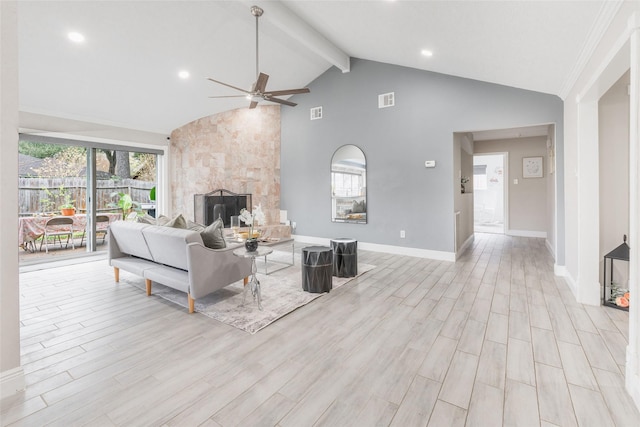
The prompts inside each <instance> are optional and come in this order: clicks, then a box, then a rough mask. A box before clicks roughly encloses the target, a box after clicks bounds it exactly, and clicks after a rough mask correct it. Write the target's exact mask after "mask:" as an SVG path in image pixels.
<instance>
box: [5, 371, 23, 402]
mask: <svg viewBox="0 0 640 427" xmlns="http://www.w3.org/2000/svg"><path fill="white" fill-rule="evenodd" d="M24 389H25V381H24V370H23V369H22V367H18V368H13V369H9V370H8V371H4V372H0V399H4V398H5V397H9V396H13V395H14V394H16V393H18V392H20V391H23V390H24Z"/></svg>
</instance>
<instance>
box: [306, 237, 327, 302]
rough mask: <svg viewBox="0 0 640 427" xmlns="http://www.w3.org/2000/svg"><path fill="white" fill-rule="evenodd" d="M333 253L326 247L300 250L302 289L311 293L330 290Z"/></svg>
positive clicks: (310, 247)
mask: <svg viewBox="0 0 640 427" xmlns="http://www.w3.org/2000/svg"><path fill="white" fill-rule="evenodd" d="M332 265H333V251H331V248H328V247H326V246H309V247H306V248H303V249H302V289H303V290H305V291H307V292H311V293H315V294H318V293H322V292H329V291H331V288H332V286H333V285H332V275H331V272H332Z"/></svg>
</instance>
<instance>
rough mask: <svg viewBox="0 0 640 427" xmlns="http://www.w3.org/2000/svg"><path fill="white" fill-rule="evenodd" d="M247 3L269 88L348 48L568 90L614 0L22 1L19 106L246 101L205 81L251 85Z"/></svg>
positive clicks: (157, 106) (138, 116)
mask: <svg viewBox="0 0 640 427" xmlns="http://www.w3.org/2000/svg"><path fill="white" fill-rule="evenodd" d="M252 4H258V5H260V6H261V7H262V8H263V9H264V15H263V17H262V18H260V31H259V35H260V58H259V60H260V70H261V71H262V72H264V73H266V74H269V75H270V80H269V83H268V89H271V90H276V89H289V88H297V87H302V86H305V85H308V84H309V83H311V82H312V81H313V80H314V79H316V78H317V77H318V76H320V75H321V74H322V73H323V72H325V71H326V70H327V69H329V68H330V67H332V66H338V67H342V68H344V65H343V63H341V62H340V58H346V57H356V58H363V59H369V60H374V61H380V62H386V63H391V64H397V65H402V66H406V67H413V68H418V69H423V70H429V71H435V72H439V73H446V74H450V75H455V76H461V77H466V78H470V79H476V80H482V81H486V82H492V83H497V84H502V85H508V86H513V87H517V88H522V89H527V90H532V91H539V92H543V93H548V94H554V95H558V96H560V97H564V96H565V95H566V93H567V92H568V89H569V88H570V85H571V84H572V82H573V80H574V79H575V78H576V75H577V72H578V71H579V70H580V65H581V63H582V61H583V60H584V58H585V56H586V55H587V54H588V53H589V52H590V49H592V48H593V46H594V45H595V42H596V41H597V40H598V37H599V35H600V32H601V31H602V30H603V29H604V28H606V25H607V24H608V21H609V20H610V19H611V16H612V14H613V13H614V12H615V10H616V8H617V7H618V5H619V2H615V1H613V2H612V1H400V0H399V1H388V0H379V1H373V0H372V1H315V0H308V1H302V0H300V1H282V2H270V1H185V0H181V1H55V0H54V1H20V2H19V6H18V23H19V78H20V109H21V111H26V112H32V113H40V114H45V115H49V116H54V117H63V118H71V119H76V120H83V121H88V122H94V123H101V124H111V125H116V126H121V127H125V128H130V129H137V130H144V131H150V132H157V133H164V134H168V133H169V132H171V130H173V129H175V128H177V127H179V126H181V125H183V124H185V123H188V122H190V121H192V120H195V119H197V118H200V117H203V116H208V115H211V114H215V113H218V112H221V111H226V110H230V109H234V108H240V107H244V106H246V105H248V101H247V100H246V99H244V98H224V99H210V98H209V96H213V95H236V94H237V92H235V91H234V90H233V89H230V88H226V87H224V86H220V85H217V84H215V83H212V82H210V81H208V80H207V77H212V78H214V79H217V80H222V81H224V82H228V83H230V84H232V85H234V86H237V87H241V88H245V89H247V90H249V89H251V84H252V83H253V82H254V80H255V77H256V75H255V19H254V17H253V16H252V15H251V13H250V6H251V5H252ZM70 31H77V32H80V33H82V34H83V35H84V37H85V41H84V42H82V43H73V42H71V41H70V40H69V39H68V38H67V34H68V33H69V32H70ZM425 49H426V50H430V51H431V52H432V53H433V56H430V57H427V56H424V55H422V54H421V51H422V50H425ZM181 70H186V71H188V72H189V74H190V76H189V78H187V79H181V78H179V77H178V72H179V71H181ZM301 96H305V95H301ZM283 108H290V107H283ZM294 108H295V107H294Z"/></svg>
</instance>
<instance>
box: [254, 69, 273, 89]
mask: <svg viewBox="0 0 640 427" xmlns="http://www.w3.org/2000/svg"><path fill="white" fill-rule="evenodd" d="M268 80H269V76H268V75H267V74H265V73H260V75H259V76H258V80H256V84H255V86H254V88H253V90H255V91H256V92H260V93H264V88H265V87H267V81H268Z"/></svg>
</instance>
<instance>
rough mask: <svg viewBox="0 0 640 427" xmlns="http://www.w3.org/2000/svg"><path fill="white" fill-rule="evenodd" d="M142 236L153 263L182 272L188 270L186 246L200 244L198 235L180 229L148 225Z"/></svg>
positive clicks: (200, 240)
mask: <svg viewBox="0 0 640 427" xmlns="http://www.w3.org/2000/svg"><path fill="white" fill-rule="evenodd" d="M142 234H143V236H144V239H145V241H146V242H147V246H148V247H149V251H150V252H151V256H152V257H153V260H154V261H155V262H157V263H159V264H164V265H169V266H171V267H175V268H179V269H182V270H187V269H188V264H187V251H186V246H187V244H188V243H199V244H202V238H201V237H200V234H198V233H196V232H195V231H191V230H184V229H181V228H173V227H162V226H153V225H148V226H147V228H145V229H144V230H143V232H142Z"/></svg>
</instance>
